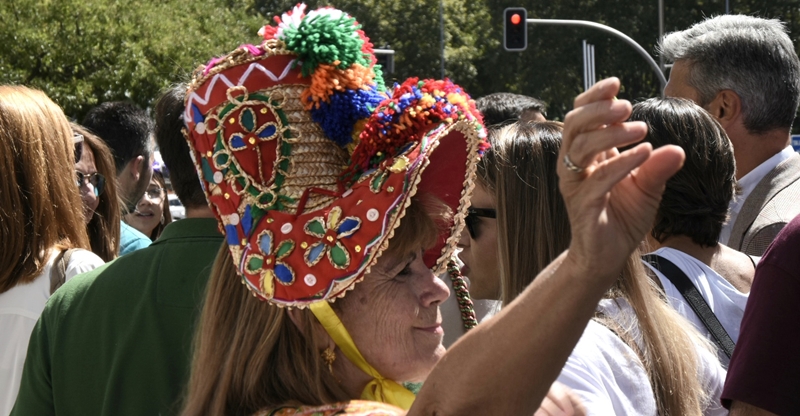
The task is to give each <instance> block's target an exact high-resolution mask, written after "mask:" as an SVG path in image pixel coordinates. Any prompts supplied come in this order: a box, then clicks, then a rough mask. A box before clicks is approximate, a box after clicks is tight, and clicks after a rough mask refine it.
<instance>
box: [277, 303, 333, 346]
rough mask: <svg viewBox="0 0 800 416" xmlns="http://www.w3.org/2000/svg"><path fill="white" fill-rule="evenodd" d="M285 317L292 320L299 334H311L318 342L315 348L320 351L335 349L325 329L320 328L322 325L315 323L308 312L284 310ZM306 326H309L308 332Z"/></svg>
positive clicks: (293, 309)
mask: <svg viewBox="0 0 800 416" xmlns="http://www.w3.org/2000/svg"><path fill="white" fill-rule="evenodd" d="M286 315H287V316H288V317H289V319H291V320H292V323H293V324H294V325H295V326H296V327H297V329H299V330H300V332H301V333H303V334H308V333H309V332H311V333H313V336H314V339H315V340H317V342H318V345H317V347H318V348H321V350H320V351H322V350H324V349H325V348H335V347H336V343H335V342H333V339H332V338H331V336H330V335H328V332H327V331H325V328H323V327H322V324H320V323H319V321H317V318H315V317H314V316H313V314H312V313H311V311H310V310H307V309H300V308H291V309H287V310H286ZM306 325H311V328H310V331H309V330H308V329H307V328H306Z"/></svg>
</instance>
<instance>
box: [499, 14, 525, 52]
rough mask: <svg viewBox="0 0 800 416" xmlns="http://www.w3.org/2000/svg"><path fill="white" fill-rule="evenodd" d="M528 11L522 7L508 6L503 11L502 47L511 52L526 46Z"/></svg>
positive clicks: (523, 48)
mask: <svg viewBox="0 0 800 416" xmlns="http://www.w3.org/2000/svg"><path fill="white" fill-rule="evenodd" d="M527 19H528V12H527V11H526V10H525V8H524V7H509V8H507V9H505V10H504V11H503V48H505V50H507V51H511V52H519V51H524V50H525V49H526V48H527V47H528V23H527V22H526V20H527Z"/></svg>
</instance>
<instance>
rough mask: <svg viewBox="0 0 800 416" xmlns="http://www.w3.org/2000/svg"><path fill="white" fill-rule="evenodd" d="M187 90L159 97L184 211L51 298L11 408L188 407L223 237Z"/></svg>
mask: <svg viewBox="0 0 800 416" xmlns="http://www.w3.org/2000/svg"><path fill="white" fill-rule="evenodd" d="M185 90H186V88H185V86H179V87H176V88H174V89H172V90H170V91H168V92H167V93H166V94H165V95H164V96H162V97H161V99H160V100H159V102H158V103H157V105H156V140H157V141H158V145H159V147H160V149H161V154H162V156H163V158H164V162H165V163H166V165H167V167H168V168H169V170H170V179H171V181H172V185H173V188H174V189H175V191H176V193H177V195H178V199H180V200H181V202H182V203H183V204H184V206H186V219H183V220H180V221H177V222H175V223H172V224H169V225H168V226H167V227H166V229H164V232H163V234H162V235H161V237H160V238H159V239H158V240H157V241H156V242H154V243H153V244H152V245H151V246H150V247H148V248H145V249H142V250H139V251H136V252H134V253H131V254H129V255H127V256H124V257H120V258H119V259H117V260H115V261H113V262H111V263H109V264H106V265H105V266H103V267H100V268H98V269H95V270H94V271H92V272H90V273H86V274H83V275H80V276H77V277H75V278H73V279H72V280H71V281H69V282H68V283H67V284H66V285H64V286H63V287H62V288H61V289H59V290H58V291H57V292H56V293H55V294H54V295H53V297H52V298H50V301H49V302H48V304H47V306H46V307H45V310H44V312H43V313H42V316H41V318H40V319H39V322H38V323H37V324H36V327H35V329H34V331H33V334H32V335H31V341H30V344H29V348H28V355H27V358H26V361H25V367H24V371H23V375H22V384H21V386H20V391H19V395H18V396H17V401H16V404H15V406H14V409H13V410H12V412H11V414H12V415H20V416H22V415H24V416H29V415H55V414H58V415H81V416H83V415H165V414H176V413H177V412H179V411H180V407H181V403H180V396H181V393H182V392H183V388H184V386H185V384H186V382H187V380H188V376H189V364H190V359H191V344H192V337H193V332H194V327H195V323H196V321H197V318H198V316H199V312H200V310H201V308H202V300H203V297H204V291H205V286H206V282H207V280H208V275H209V272H210V269H211V265H212V263H213V262H214V258H215V257H216V254H217V251H218V250H219V247H220V245H221V244H222V241H223V237H222V235H221V234H220V233H219V231H218V229H217V223H216V220H215V219H214V218H213V214H212V212H211V210H210V209H209V208H208V204H207V203H206V200H205V197H204V195H203V191H202V189H201V188H200V184H199V181H198V180H197V174H196V171H195V168H194V164H193V162H192V160H191V158H190V156H189V148H188V145H187V144H186V141H185V140H184V138H183V136H182V134H181V128H182V127H183V122H182V121H181V118H180V115H181V113H182V111H183V108H184V107H183V97H184V94H185Z"/></svg>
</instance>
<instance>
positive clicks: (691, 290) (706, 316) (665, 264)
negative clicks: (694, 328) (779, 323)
mask: <svg viewBox="0 0 800 416" xmlns="http://www.w3.org/2000/svg"><path fill="white" fill-rule="evenodd" d="M642 259H643V260H644V261H646V262H647V263H649V264H651V265H653V267H655V268H656V269H657V270H658V271H660V272H661V273H662V274H663V275H664V276H666V278H667V279H669V281H670V282H672V284H673V285H675V287H676V288H677V289H678V292H680V294H681V296H683V298H684V299H686V302H687V303H688V304H689V307H691V308H692V310H693V311H694V313H696V314H697V316H698V317H699V318H700V320H701V321H702V322H703V325H704V326H705V327H706V329H708V332H709V333H711V337H712V338H713V339H714V343H716V344H717V345H718V346H719V348H720V349H722V351H723V352H724V353H725V355H726V356H727V357H728V358H731V354H733V347H734V346H735V344H734V342H733V340H732V339H731V337H730V335H728V332H727V331H725V328H724V327H723V326H722V324H721V323H720V322H719V319H717V316H716V315H714V311H712V310H711V307H709V306H708V303H707V302H706V300H705V299H704V298H703V296H702V295H701V294H700V291H699V290H697V288H696V287H695V286H694V284H692V281H691V280H689V277H688V276H686V273H684V272H683V270H681V269H680V267H678V266H676V265H675V264H674V263H672V262H671V261H669V260H667V259H665V258H664V257H661V256H658V255H655V254H646V255H644V256H642Z"/></svg>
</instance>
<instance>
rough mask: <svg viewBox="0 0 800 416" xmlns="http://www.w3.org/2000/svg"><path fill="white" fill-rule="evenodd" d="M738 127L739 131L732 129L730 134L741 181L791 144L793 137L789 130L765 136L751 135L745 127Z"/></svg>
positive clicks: (737, 173) (781, 130) (737, 174)
mask: <svg viewBox="0 0 800 416" xmlns="http://www.w3.org/2000/svg"><path fill="white" fill-rule="evenodd" d="M738 127H739V128H738V129H730V130H732V131H730V132H729V133H728V136H729V137H730V139H731V143H732V144H733V149H734V152H733V153H734V157H735V158H736V180H739V179H741V178H742V177H743V176H744V175H747V174H748V173H750V172H751V171H752V170H753V169H755V168H757V167H758V165H760V164H762V163H764V162H765V161H766V160H767V159H769V158H771V157H772V156H775V155H776V154H778V153H779V152H780V151H781V150H783V149H784V148H785V147H786V146H788V145H789V144H791V137H790V136H789V132H788V131H787V130H783V129H780V130H772V131H769V132H766V133H763V134H751V133H749V132H747V131H746V130H745V129H744V126H738ZM737 130H738V131H737Z"/></svg>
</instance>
